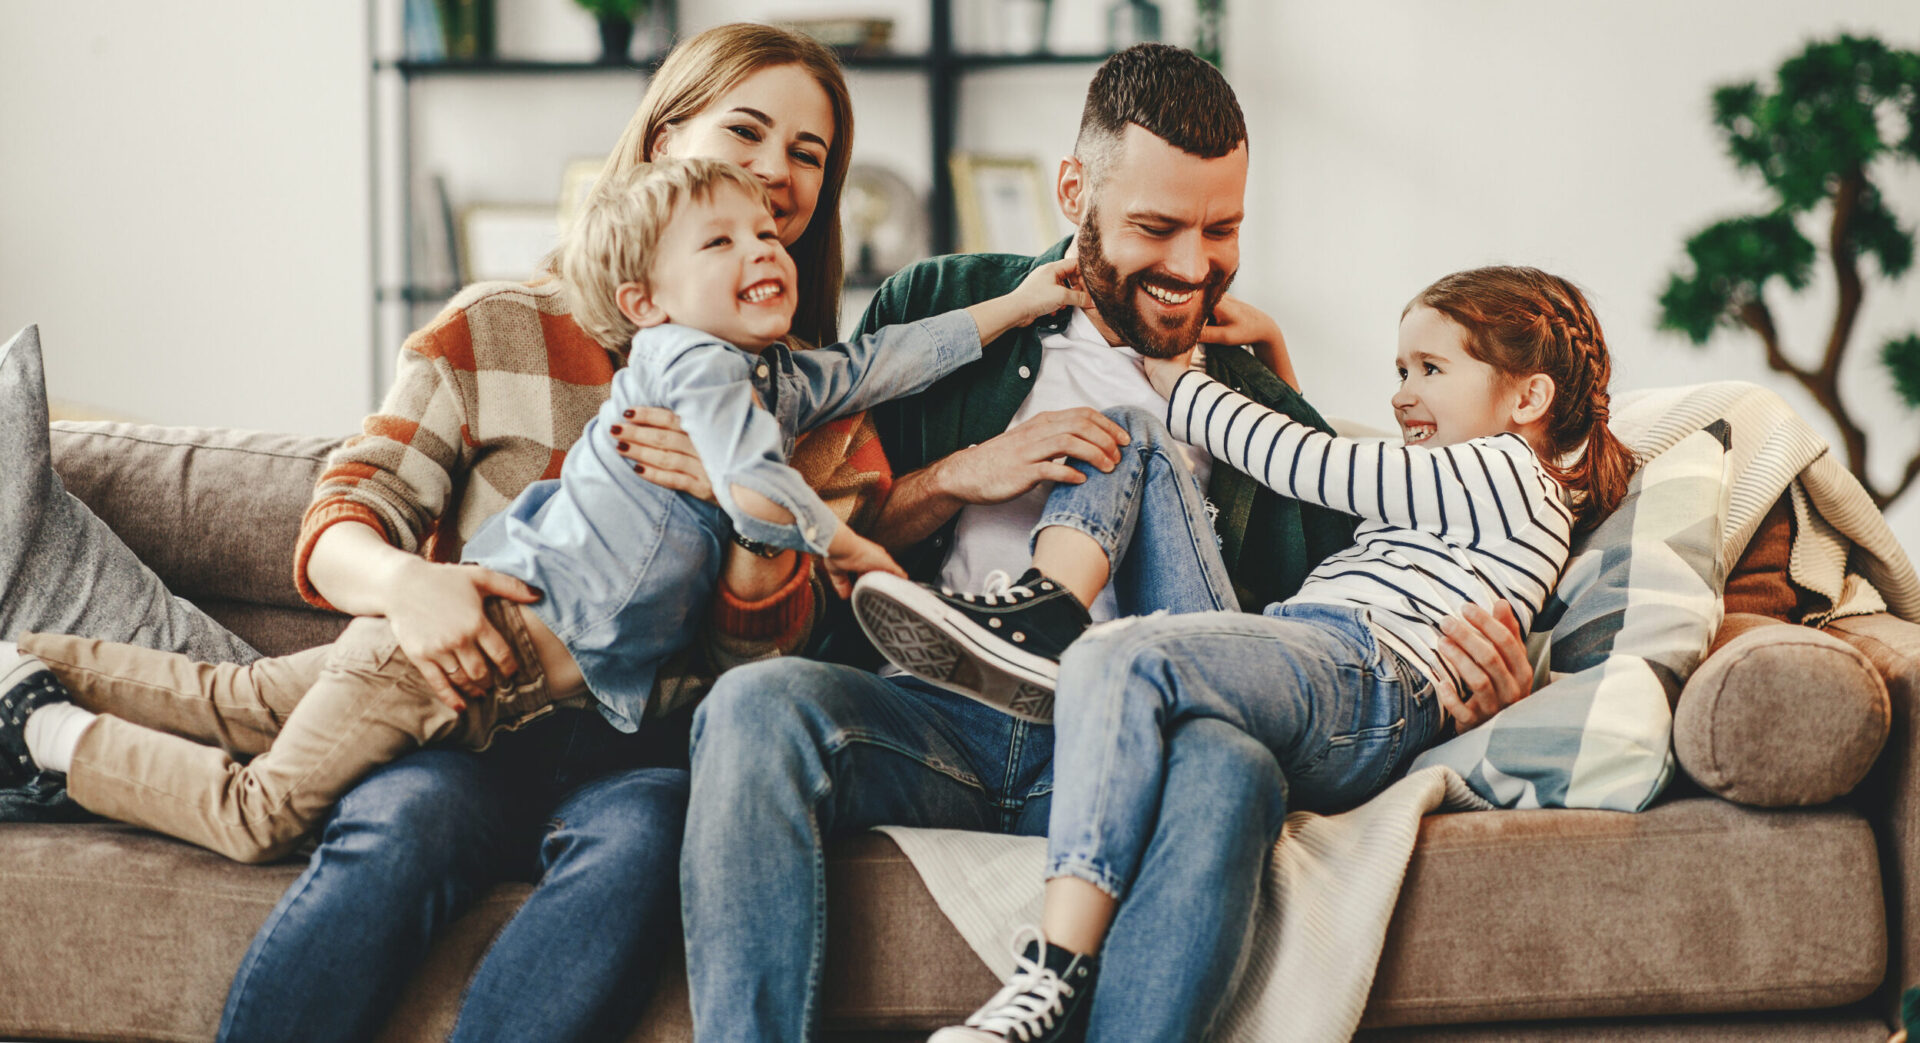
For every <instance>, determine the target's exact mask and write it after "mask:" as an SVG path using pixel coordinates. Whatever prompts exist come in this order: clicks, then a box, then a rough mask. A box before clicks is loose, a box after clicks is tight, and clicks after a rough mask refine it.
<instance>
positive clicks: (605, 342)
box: [554, 159, 773, 356]
mask: <svg viewBox="0 0 1920 1043" xmlns="http://www.w3.org/2000/svg"><path fill="white" fill-rule="evenodd" d="M729 186H730V187H733V188H736V189H738V190H740V191H742V192H745V193H746V194H747V198H749V199H752V200H754V201H755V202H757V203H759V204H760V205H761V206H763V207H766V208H767V212H768V213H772V212H773V201H772V199H771V198H769V197H768V195H767V186H765V185H763V184H761V183H760V179H759V178H757V177H754V176H753V175H752V174H749V173H747V171H746V168H744V167H740V166H737V165H735V164H733V163H728V162H726V161H725V160H718V159H667V160H661V161H660V162H658V163H654V164H652V165H650V166H634V167H629V168H628V169H627V170H626V172H625V173H623V174H620V175H617V176H616V175H612V174H608V175H603V176H602V177H601V178H600V179H599V181H598V182H597V183H596V184H595V185H594V186H593V192H592V193H591V194H590V195H589V196H588V197H587V202H586V205H585V206H584V207H582V208H581V210H580V214H579V216H577V217H575V218H574V219H573V225H572V227H570V228H568V229H567V234H566V237H565V238H564V239H562V240H561V241H560V248H559V249H558V250H556V251H555V260H556V263H555V266H554V267H555V270H556V272H557V274H558V275H559V276H560V281H561V282H563V283H565V284H566V287H567V293H568V295H569V296H570V297H572V299H573V320H574V321H575V322H577V323H579V324H580V328H581V329H583V330H586V331H587V334H588V335H589V336H591V337H592V338H593V339H594V340H596V341H599V342H600V344H601V346H602V347H605V348H607V349H609V350H611V351H616V352H619V353H620V354H621V355H622V356H624V355H626V353H627V345H628V344H629V343H630V342H632V340H633V335H634V333H635V332H636V331H637V330H638V329H639V327H638V326H637V325H635V324H634V321H633V320H632V319H629V318H627V317H626V316H625V315H623V314H621V313H620V305H619V302H618V300H617V299H616V298H617V295H618V293H619V290H620V287H621V285H622V284H624V283H630V282H631V283H639V284H640V286H641V288H642V289H644V290H646V291H647V292H649V293H651V292H652V291H653V263H654V258H655V255H656V254H657V253H658V251H659V246H660V235H661V233H663V232H665V231H666V228H667V224H668V223H669V222H671V221H672V220H673V216H674V215H675V214H677V213H679V212H680V209H681V208H682V207H684V206H686V205H687V204H688V203H695V202H702V203H703V202H706V201H707V200H709V199H712V198H713V196H714V193H716V192H719V191H723V190H725V189H726V188H727V187H729Z"/></svg>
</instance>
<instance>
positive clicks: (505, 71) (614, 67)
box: [373, 54, 666, 77]
mask: <svg viewBox="0 0 1920 1043" xmlns="http://www.w3.org/2000/svg"><path fill="white" fill-rule="evenodd" d="M665 58H666V55H664V54H656V55H650V56H648V57H646V58H642V59H639V60H637V61H636V60H628V61H624V62H599V61H561V62H554V61H522V60H520V59H516V58H486V59H480V60H476V61H444V60H434V61H415V60H413V59H411V58H403V59H400V60H398V61H395V60H392V59H387V58H382V59H380V60H379V61H376V62H374V63H373V67H374V68H375V69H394V70H397V71H398V72H399V73H400V75H402V76H407V77H429V76H500V75H521V76H527V75H532V76H551V75H573V74H580V73H588V74H591V73H607V72H618V73H648V74H651V73H652V72H653V70H655V69H657V68H659V67H660V63H661V62H662V61H663V60H665Z"/></svg>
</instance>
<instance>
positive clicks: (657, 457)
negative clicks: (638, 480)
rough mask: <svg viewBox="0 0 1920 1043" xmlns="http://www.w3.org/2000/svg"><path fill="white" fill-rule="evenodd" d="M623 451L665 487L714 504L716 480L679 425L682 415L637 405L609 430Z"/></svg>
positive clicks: (648, 477) (638, 470)
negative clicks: (713, 480) (714, 480)
mask: <svg viewBox="0 0 1920 1043" xmlns="http://www.w3.org/2000/svg"><path fill="white" fill-rule="evenodd" d="M608 437H609V438H611V439H613V442H614V448H615V449H617V450H619V452H620V455H621V456H623V457H626V458H627V459H628V460H631V461H632V462H633V465H634V466H633V469H634V472H635V473H637V474H639V475H640V477H642V478H645V479H646V480H647V481H649V482H652V483H653V484H655V485H657V486H660V487H661V488H662V489H672V490H673V491H674V492H680V493H686V494H687V495H689V496H691V497H693V498H694V499H696V500H705V501H706V502H708V503H711V504H716V505H717V504H718V503H719V501H718V500H716V499H714V496H713V483H712V482H711V481H709V480H708V479H707V468H706V466H705V465H704V464H702V463H701V462H700V456H699V454H697V453H695V452H694V450H693V439H691V438H688V437H687V433H686V432H685V431H683V430H681V428H680V418H679V417H677V416H675V415H674V414H673V413H672V412H670V411H668V410H665V409H661V408H660V407H658V406H636V407H634V408H633V409H629V410H627V411H626V414H625V416H624V418H623V419H622V421H621V422H620V423H618V424H615V425H613V430H612V431H610V432H609V433H608Z"/></svg>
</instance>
